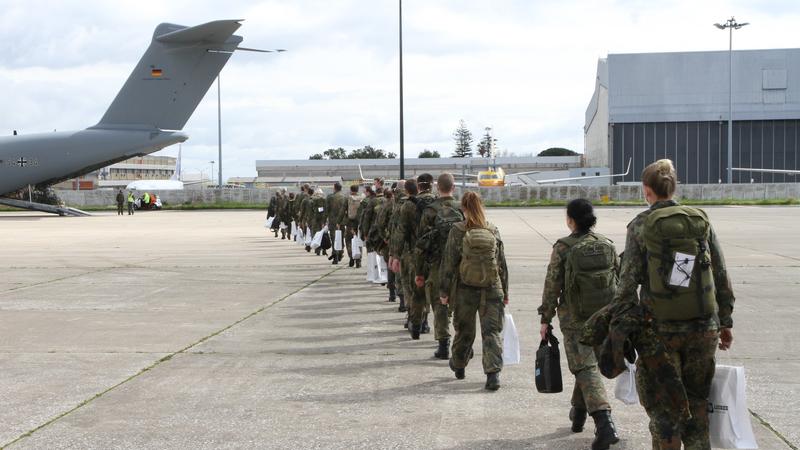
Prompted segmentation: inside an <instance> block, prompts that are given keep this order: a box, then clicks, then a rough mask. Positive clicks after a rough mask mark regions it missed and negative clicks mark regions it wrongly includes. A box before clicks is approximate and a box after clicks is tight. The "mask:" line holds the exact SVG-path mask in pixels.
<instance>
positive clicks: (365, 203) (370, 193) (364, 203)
mask: <svg viewBox="0 0 800 450" xmlns="http://www.w3.org/2000/svg"><path fill="white" fill-rule="evenodd" d="M364 192H365V195H364V198H363V199H362V200H361V204H360V205H359V206H358V212H357V213H356V224H357V225H356V227H355V232H356V235H358V237H359V238H360V239H361V242H363V248H362V251H361V258H359V259H357V260H356V261H355V263H356V268H357V269H358V268H361V259H362V258H364V256H365V254H366V252H367V244H366V242H364V231H363V230H364V225H363V223H364V211H365V210H366V209H367V208H368V207H369V204H370V202H371V201H372V198H373V197H375V191H374V190H373V189H372V186H367V187H366V188H364Z"/></svg>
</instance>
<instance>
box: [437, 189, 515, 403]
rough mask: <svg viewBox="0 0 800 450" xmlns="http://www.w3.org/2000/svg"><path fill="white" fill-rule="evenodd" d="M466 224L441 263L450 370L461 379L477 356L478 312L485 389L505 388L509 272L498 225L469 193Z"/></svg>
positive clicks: (453, 234) (457, 226)
mask: <svg viewBox="0 0 800 450" xmlns="http://www.w3.org/2000/svg"><path fill="white" fill-rule="evenodd" d="M461 209H462V210H463V212H464V219H465V220H464V221H463V222H460V223H457V224H455V225H454V226H453V228H452V229H451V230H450V235H449V236H448V238H447V244H446V246H445V249H444V253H443V258H442V263H441V284H440V286H439V296H440V301H441V302H442V304H443V305H447V304H449V303H450V302H451V293H452V294H453V295H452V304H451V308H452V311H453V326H454V328H455V330H456V336H455V339H453V348H452V356H451V358H450V369H451V370H453V372H455V375H456V378H458V379H463V378H464V377H465V371H464V369H465V368H466V367H467V364H468V363H469V360H470V359H471V358H472V343H473V342H474V341H475V334H476V330H475V314H476V313H477V314H478V316H479V319H480V323H481V337H482V339H483V371H484V373H485V374H486V389H487V390H492V391H496V390H497V389H499V388H500V376H499V375H500V371H501V370H502V369H503V339H502V332H503V315H504V312H503V310H504V308H505V305H507V304H508V269H507V267H506V258H505V254H504V253H503V241H502V240H500V233H499V232H498V231H497V227H495V226H494V225H492V224H491V223H489V222H488V221H487V220H486V214H485V212H484V209H483V202H482V201H481V197H480V195H478V194H477V193H475V192H467V193H466V194H464V197H463V198H462V200H461Z"/></svg>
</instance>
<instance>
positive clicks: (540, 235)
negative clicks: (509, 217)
mask: <svg viewBox="0 0 800 450" xmlns="http://www.w3.org/2000/svg"><path fill="white" fill-rule="evenodd" d="M511 212H513V213H514V215H515V216H517V218H518V219H519V220H521V221H522V223H524V224H525V225H527V226H528V228H530V229H531V230H533V231H534V232H535V233H536V234H538V235H539V237H541V238H542V239H544V241H545V242H547V243H548V244H550V245H553V243H552V242H550V239H547V237H546V236H545V235H543V234H542V233H541V232H540V231H539V230H537V229H536V228H534V227H533V225H531V224H530V223H528V221H527V220H525V219H523V218H522V216H520V215H519V213H517V211H515V210H511Z"/></svg>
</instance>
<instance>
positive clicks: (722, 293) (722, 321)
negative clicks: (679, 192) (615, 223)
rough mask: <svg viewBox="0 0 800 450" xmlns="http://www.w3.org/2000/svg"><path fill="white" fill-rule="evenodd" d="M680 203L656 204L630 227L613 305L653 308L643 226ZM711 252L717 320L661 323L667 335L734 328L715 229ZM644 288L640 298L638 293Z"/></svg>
mask: <svg viewBox="0 0 800 450" xmlns="http://www.w3.org/2000/svg"><path fill="white" fill-rule="evenodd" d="M677 204H678V203H677V202H675V201H673V200H669V201H661V202H657V203H656V204H654V205H653V206H651V207H650V209H648V210H646V211H643V212H641V213H639V215H638V216H636V218H635V219H633V221H631V223H629V224H628V235H627V238H626V241H625V256H624V257H623V258H622V264H621V268H620V276H619V286H618V287H617V294H616V296H615V297H614V302H626V303H634V304H635V303H639V302H641V304H642V305H643V306H644V307H645V309H646V310H649V309H650V308H651V306H650V305H652V301H653V299H652V296H651V295H650V293H649V289H650V283H649V280H648V275H647V250H646V247H645V243H644V224H645V220H646V219H647V217H648V216H649V215H650V214H651V213H652V212H653V211H655V210H657V209H660V208H666V207H668V206H675V205H677ZM708 247H709V252H710V253H711V270H712V273H713V276H714V285H715V287H716V295H717V305H718V306H719V314H718V317H713V318H711V319H710V320H704V319H702V320H693V321H681V322H662V323H658V324H657V325H656V328H657V329H658V330H659V331H667V332H688V331H698V330H703V329H706V330H713V329H716V328H718V327H723V328H728V327H732V326H733V318H732V317H731V315H732V313H733V303H734V301H735V298H734V296H733V288H732V287H731V280H730V279H729V278H728V272H727V269H726V267H725V258H724V257H723V255H722V249H721V248H720V245H719V241H718V240H717V237H716V234H715V233H714V229H713V227H712V228H711V231H710V236H709V239H708ZM639 286H641V291H640V297H638V296H637V291H638V290H639Z"/></svg>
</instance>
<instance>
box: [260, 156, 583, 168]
mask: <svg viewBox="0 0 800 450" xmlns="http://www.w3.org/2000/svg"><path fill="white" fill-rule="evenodd" d="M580 159H581V157H580V155H579V156H548V157H539V156H527V157H516V156H514V157H502V158H497V159H496V163H497V165H499V166H509V165H514V164H524V165H529V164H538V165H543V166H544V165H547V166H549V165H561V164H574V163H576V162H578V163H579V162H580ZM490 163H492V160H491V159H489V158H406V159H405V165H406V167H443V168H445V167H446V168H459V169H460V168H461V167H462V166H464V165H473V166H475V167H485V166H486V165H487V164H490ZM359 165H361V166H362V167H366V166H370V167H377V166H383V167H395V166H399V165H400V160H399V159H270V160H257V161H256V169H258V168H270V167H291V168H298V169H301V168H309V167H312V168H313V167H324V168H327V167H348V168H351V167H357V166H359Z"/></svg>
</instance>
